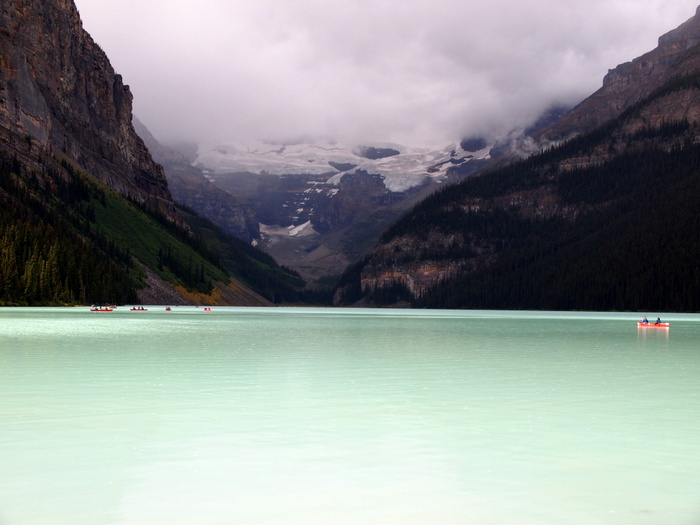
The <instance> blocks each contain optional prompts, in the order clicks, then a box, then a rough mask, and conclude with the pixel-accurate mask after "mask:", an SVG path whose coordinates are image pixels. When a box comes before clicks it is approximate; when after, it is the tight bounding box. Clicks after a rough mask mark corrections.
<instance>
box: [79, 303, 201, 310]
mask: <svg viewBox="0 0 700 525" xmlns="http://www.w3.org/2000/svg"><path fill="white" fill-rule="evenodd" d="M197 308H199V307H197ZM116 309H117V307H116V306H114V305H112V306H97V305H94V304H93V305H92V306H90V311H91V312H113V311H114V310H116ZM148 310H149V309H148V308H144V307H143V306H132V307H131V308H129V311H130V312H148ZM164 310H165V311H166V312H172V310H173V309H172V308H171V307H170V306H166V307H165V308H164ZM202 311H203V312H213V310H212V309H211V307H209V306H205V307H204V308H203V309H202Z"/></svg>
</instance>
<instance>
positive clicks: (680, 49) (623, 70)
mask: <svg viewBox="0 0 700 525" xmlns="http://www.w3.org/2000/svg"><path fill="white" fill-rule="evenodd" d="M698 69H700V7H698V10H697V11H696V14H695V16H693V17H692V18H690V19H689V20H688V21H686V22H685V23H684V24H682V25H680V26H679V27H677V28H676V29H674V30H672V31H669V32H668V33H666V34H665V35H663V36H661V37H660V38H659V41H658V46H657V47H656V48H655V49H653V50H652V51H649V52H648V53H645V54H644V55H642V56H640V57H638V58H635V59H634V60H632V61H631V62H626V63H624V64H620V65H618V66H617V67H616V68H614V69H611V70H610V71H609V72H608V74H607V75H606V76H605V78H604V79H603V86H602V87H601V88H600V89H599V90H598V91H596V92H595V93H593V94H592V95H591V96H590V97H588V98H587V99H586V100H584V101H583V102H581V103H580V104H579V105H578V106H576V107H575V108H573V109H572V110H571V111H570V112H569V113H567V114H566V115H565V116H564V117H563V118H562V119H561V120H559V121H558V122H557V123H555V124H554V125H552V126H550V127H549V128H546V129H544V130H543V131H541V132H540V133H539V136H540V137H541V138H545V137H546V138H547V139H550V140H561V139H566V138H568V137H570V136H572V135H575V134H577V133H582V132H586V131H590V130H592V129H594V128H595V127H596V126H599V125H601V124H603V123H605V122H607V121H609V120H610V119H612V118H615V117H617V116H618V115H620V114H621V113H622V112H623V111H625V110H626V109H627V108H629V107H630V106H632V105H633V104H636V103H637V102H639V101H640V100H642V99H644V98H645V97H647V96H649V95H650V94H651V93H652V92H653V91H654V90H655V89H656V88H658V87H659V86H661V85H663V84H665V83H666V82H668V81H669V80H670V79H672V78H674V77H679V76H683V75H688V74H690V73H693V72H695V71H697V70H698ZM680 102H681V104H680V105H679V106H676V107H674V108H672V109H673V111H671V112H669V113H666V118H669V119H671V118H676V117H678V118H683V117H684V111H685V109H686V108H687V107H688V105H687V104H684V103H683V101H680ZM669 109H671V108H669Z"/></svg>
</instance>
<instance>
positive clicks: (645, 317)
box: [642, 315, 649, 323]
mask: <svg viewBox="0 0 700 525" xmlns="http://www.w3.org/2000/svg"><path fill="white" fill-rule="evenodd" d="M642 322H643V323H649V319H647V316H646V315H645V316H644V319H642Z"/></svg>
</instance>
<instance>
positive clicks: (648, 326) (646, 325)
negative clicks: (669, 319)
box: [637, 323, 671, 328]
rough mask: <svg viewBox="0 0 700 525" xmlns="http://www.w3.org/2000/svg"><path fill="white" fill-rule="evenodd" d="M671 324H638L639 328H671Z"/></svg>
mask: <svg viewBox="0 0 700 525" xmlns="http://www.w3.org/2000/svg"><path fill="white" fill-rule="evenodd" d="M670 327H671V323H658V324H657V323H637V328H670Z"/></svg>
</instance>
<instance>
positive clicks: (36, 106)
mask: <svg viewBox="0 0 700 525" xmlns="http://www.w3.org/2000/svg"><path fill="white" fill-rule="evenodd" d="M0 127H3V128H5V129H7V130H9V131H10V132H11V133H12V134H13V135H15V136H24V137H27V139H28V140H32V141H35V142H37V143H38V144H40V146H41V147H43V148H44V149H45V150H46V151H47V152H49V153H52V154H54V155H56V156H65V157H67V158H68V159H70V160H72V161H73V162H75V163H77V164H78V165H80V166H81V167H82V168H84V169H85V170H86V171H88V172H90V173H92V174H93V175H95V176H96V177H98V178H99V179H101V180H102V181H104V182H105V183H107V184H108V185H109V186H110V187H111V188H113V189H115V190H117V191H119V192H120V193H122V194H123V195H126V196H128V197H130V198H131V199H133V200H135V201H137V202H139V203H141V204H144V205H146V206H148V207H150V208H153V209H157V210H159V211H161V212H162V213H164V214H165V215H167V216H169V217H171V218H174V217H175V211H174V206H173V203H172V198H171V195H170V191H169V189H168V185H167V182H166V178H165V174H164V172H163V169H162V167H161V166H160V165H158V164H156V163H155V162H154V161H153V159H152V158H151V155H150V153H149V151H148V149H147V148H146V146H145V144H144V142H143V140H141V138H140V137H139V136H138V135H137V134H136V132H135V131H134V127H133V125H132V94H131V91H130V90H129V87H128V86H125V85H124V83H123V81H122V77H121V76H120V75H118V74H116V73H115V71H114V69H113V68H112V66H111V64H110V62H109V59H108V58H107V56H106V55H105V53H104V52H103V51H102V49H101V48H100V47H99V46H98V45H97V44H96V43H95V42H94V41H93V39H92V38H91V37H90V35H89V34H88V33H87V32H86V31H85V30H84V29H83V27H82V23H81V20H80V16H79V14H78V10H77V8H76V6H75V4H74V3H73V1H72V0H3V2H2V5H1V6H0Z"/></svg>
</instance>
